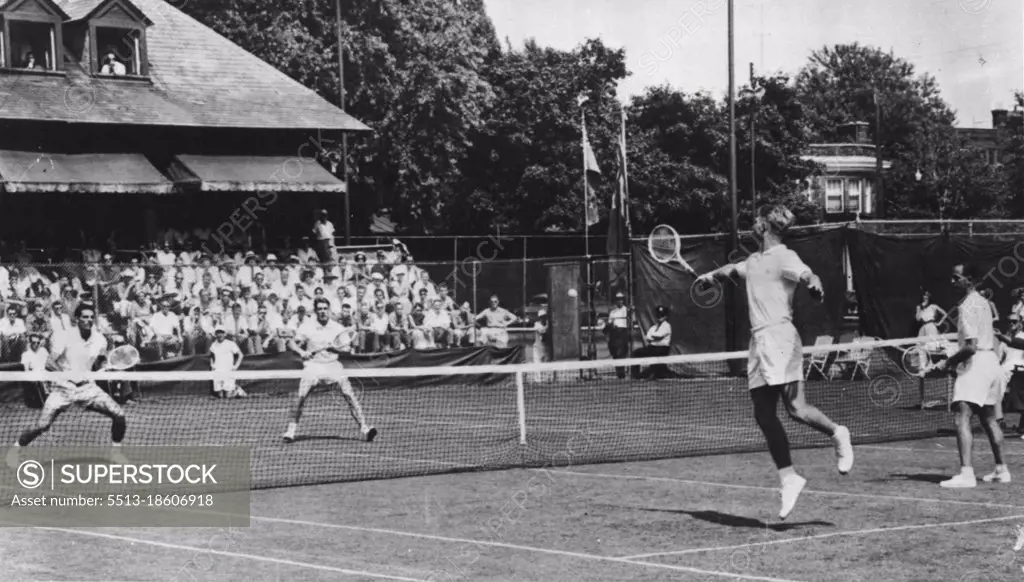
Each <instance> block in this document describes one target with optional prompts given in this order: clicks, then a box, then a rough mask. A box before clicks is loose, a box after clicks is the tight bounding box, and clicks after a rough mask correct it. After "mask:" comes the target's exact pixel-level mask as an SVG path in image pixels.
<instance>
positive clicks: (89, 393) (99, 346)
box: [7, 303, 128, 468]
mask: <svg viewBox="0 0 1024 582" xmlns="http://www.w3.org/2000/svg"><path fill="white" fill-rule="evenodd" d="M75 318H76V319H77V320H78V327H76V328H75V329H72V330H70V331H68V333H67V337H65V338H64V340H63V341H61V342H56V346H55V348H54V353H53V363H54V364H55V365H56V367H57V368H58V369H59V370H61V371H63V372H75V373H82V374H83V375H84V374H86V373H88V372H91V371H93V370H96V369H98V368H100V367H101V365H102V364H103V361H104V360H105V359H106V354H107V339H106V338H105V337H103V334H101V333H99V331H97V330H96V329H95V328H94V326H93V324H94V322H95V319H96V308H95V307H93V305H92V304H90V303H83V304H81V305H79V306H78V308H77V309H75ZM58 350H59V351H58ZM33 365H34V364H33ZM72 405H78V406H81V407H82V408H85V409H86V410H91V411H93V412H98V413H99V414H102V415H103V416H106V417H107V418H109V419H110V420H111V429H110V436H111V440H112V441H113V446H114V447H115V449H114V450H113V452H112V453H111V460H112V461H113V462H114V463H116V464H127V462H128V460H127V459H125V458H124V456H123V455H122V454H121V452H120V451H118V450H117V447H120V446H121V441H122V440H124V435H125V432H126V431H127V430H128V423H127V422H126V421H125V418H124V409H122V408H121V406H120V405H119V404H118V403H117V402H115V401H114V399H113V398H111V397H110V395H109V394H107V393H106V392H104V391H103V389H102V388H100V387H99V386H98V385H97V384H96V383H95V382H94V381H92V380H85V379H82V380H79V381H71V380H58V381H54V382H52V383H51V385H50V394H49V396H47V397H46V402H44V403H43V409H42V411H41V412H40V413H39V418H38V419H37V420H36V422H35V424H34V425H33V426H32V428H30V429H28V430H27V431H25V432H23V433H21V436H19V437H18V440H17V441H15V442H14V446H13V447H12V448H11V449H10V451H8V453H7V464H8V466H11V467H13V468H17V467H18V465H19V462H18V461H19V449H20V448H21V447H27V446H28V445H29V444H31V443H32V441H34V440H35V439H36V438H37V437H39V435H41V434H43V433H44V432H46V431H47V430H49V429H50V426H52V425H53V422H54V421H55V420H56V419H57V417H58V416H59V415H60V414H61V413H62V412H64V411H65V410H67V409H68V408H70V407H71V406H72Z"/></svg>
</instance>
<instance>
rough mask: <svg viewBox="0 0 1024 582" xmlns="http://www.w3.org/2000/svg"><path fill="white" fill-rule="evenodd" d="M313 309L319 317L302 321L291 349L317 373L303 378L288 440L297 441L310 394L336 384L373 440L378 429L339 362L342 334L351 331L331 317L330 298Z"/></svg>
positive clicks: (319, 300) (318, 301) (368, 438)
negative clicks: (361, 403)
mask: <svg viewBox="0 0 1024 582" xmlns="http://www.w3.org/2000/svg"><path fill="white" fill-rule="evenodd" d="M313 312H314V313H315V315H316V317H315V319H312V320H308V321H306V323H304V324H302V325H301V326H300V327H299V329H298V331H297V332H296V333H295V337H294V338H293V339H292V340H291V341H289V342H288V348H289V349H291V350H292V351H293V352H295V353H296V354H298V355H299V356H300V357H301V358H302V360H303V363H302V367H303V369H304V370H305V371H307V372H310V371H311V372H313V373H314V376H313V377H311V378H303V379H302V380H301V381H300V382H299V399H298V401H296V403H295V407H294V408H293V409H292V415H291V419H292V420H291V422H289V423H288V430H287V431H286V432H285V433H284V436H283V438H284V440H285V442H289V443H290V442H292V441H294V440H295V431H296V430H297V429H298V426H299V420H300V419H301V418H302V407H303V405H304V404H305V402H306V398H307V397H308V396H309V393H310V392H311V391H312V390H313V388H314V387H316V386H317V385H319V384H330V385H335V386H337V387H339V388H340V389H341V393H342V394H343V395H344V396H345V399H346V400H347V401H348V405H349V411H350V412H351V413H352V418H354V419H355V421H356V422H357V423H359V429H360V430H361V431H362V433H363V438H364V439H366V441H367V442H373V439H374V438H375V437H376V436H377V429H375V428H373V427H372V426H370V425H368V424H367V423H366V417H365V416H364V415H363V407H362V406H360V405H359V400H358V399H356V394H355V391H354V390H353V389H352V383H351V382H349V380H348V378H346V377H345V375H344V368H343V367H342V365H341V362H339V361H338V354H340V353H341V349H340V348H339V346H340V345H342V342H341V341H339V336H341V334H343V333H349V331H348V330H346V329H345V328H344V327H342V325H341V324H340V323H338V322H337V321H334V320H333V319H331V318H330V313H331V304H330V302H329V301H328V300H327V299H324V298H323V297H318V298H317V299H315V300H314V301H313Z"/></svg>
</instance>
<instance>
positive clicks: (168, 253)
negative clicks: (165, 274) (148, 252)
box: [154, 241, 176, 268]
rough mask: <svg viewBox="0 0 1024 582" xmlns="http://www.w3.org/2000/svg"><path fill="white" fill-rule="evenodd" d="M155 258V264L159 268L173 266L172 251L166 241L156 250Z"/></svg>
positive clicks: (173, 257)
mask: <svg viewBox="0 0 1024 582" xmlns="http://www.w3.org/2000/svg"><path fill="white" fill-rule="evenodd" d="M154 254H155V256H156V263H157V264H158V265H160V266H161V267H164V268H168V267H172V266H174V259H175V258H176V257H175V255H174V251H172V250H171V244H170V243H169V242H167V241H164V243H163V244H162V245H161V246H160V248H158V249H157V250H156V253H154Z"/></svg>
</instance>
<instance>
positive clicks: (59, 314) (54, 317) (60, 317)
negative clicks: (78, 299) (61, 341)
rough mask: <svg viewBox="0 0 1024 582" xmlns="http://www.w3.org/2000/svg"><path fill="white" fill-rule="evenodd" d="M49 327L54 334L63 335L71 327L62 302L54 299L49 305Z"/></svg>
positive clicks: (69, 318)
mask: <svg viewBox="0 0 1024 582" xmlns="http://www.w3.org/2000/svg"><path fill="white" fill-rule="evenodd" d="M50 312H51V313H50V329H51V330H52V331H53V333H54V334H55V335H63V334H64V332H66V331H67V330H69V329H71V317H69V316H68V311H67V307H65V305H64V303H63V302H60V301H54V302H53V303H52V304H51V305H50Z"/></svg>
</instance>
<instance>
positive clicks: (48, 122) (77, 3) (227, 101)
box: [0, 0, 369, 249]
mask: <svg viewBox="0 0 1024 582" xmlns="http://www.w3.org/2000/svg"><path fill="white" fill-rule="evenodd" d="M366 131H369V128H368V127H367V126H366V125H364V124H363V123H361V122H360V121H358V120H356V119H354V118H352V117H350V116H349V115H347V114H345V113H344V112H343V111H341V110H340V109H339V108H338V107H336V106H335V105H332V104H331V103H329V102H328V101H326V100H325V99H323V98H322V97H320V96H319V95H317V94H316V93H315V92H313V91H312V90H310V89H308V88H306V87H304V86H303V85H301V84H300V83H298V82H296V81H294V80H292V79H291V78H289V77H288V76H286V75H285V74H284V73H281V72H280V71H278V70H276V69H274V68H273V67H272V66H270V65H269V64H267V63H265V62H263V61H261V60H260V59H258V58H256V57H255V56H253V55H252V54H250V53H248V52H246V51H245V50H244V49H242V48H240V47H239V46H237V45H235V44H233V43H232V42H230V41H228V40H227V39H225V38H223V37H222V36H220V35H218V34H217V33H215V32H214V31H212V30H211V29H209V28H207V27H206V26H204V25H202V24H200V23H199V22H197V21H196V20H194V19H193V18H191V17H189V16H187V15H186V14H184V13H183V12H181V11H179V10H178V9H177V8H175V7H174V6H172V5H170V4H168V3H166V2H163V1H162V0H0V236H2V238H3V239H4V242H6V243H10V242H11V241H17V240H25V241H26V242H27V243H28V244H29V246H34V247H40V248H41V247H61V248H68V249H75V248H82V246H83V245H88V246H91V247H96V246H97V244H99V245H100V246H102V241H105V240H106V239H107V238H108V236H109V235H110V233H111V232H115V233H116V235H115V236H116V239H117V244H118V246H119V247H121V248H127V247H133V248H137V247H138V246H142V245H146V244H148V243H150V242H152V240H153V238H154V236H155V233H157V232H160V231H161V230H163V229H167V228H174V229H191V228H193V227H206V228H216V227H217V226H218V225H221V224H224V223H225V221H228V222H232V220H233V219H232V216H233V215H234V214H235V213H236V211H237V210H239V209H240V208H247V211H246V213H247V214H248V215H250V217H251V218H252V220H251V223H252V224H254V225H256V227H255V228H253V230H252V232H250V233H247V236H248V235H252V234H253V233H256V232H258V233H260V234H259V238H262V237H263V233H264V232H265V233H266V237H268V238H270V239H280V238H281V237H285V236H301V235H305V234H307V232H306V231H308V229H309V225H310V223H311V215H312V210H313V209H314V208H316V207H320V206H325V207H327V208H330V209H331V210H332V211H334V210H335V209H337V208H339V207H340V204H339V203H338V202H339V200H340V199H341V196H342V193H343V192H344V188H345V185H344V183H343V182H342V181H341V180H340V179H339V178H338V177H336V175H335V174H336V173H340V171H338V170H337V162H338V161H339V159H340V156H338V154H337V153H336V148H337V146H336V145H335V144H340V141H341V134H342V132H366ZM332 152H333V153H332ZM331 162H334V163H331ZM332 170H333V171H332ZM252 199H254V200H255V201H256V202H258V203H259V204H258V205H256V206H255V210H254V209H253V200H252ZM247 200H248V201H249V202H246V201H247ZM244 204H247V205H248V206H243V205H244ZM335 222H338V223H340V222H342V221H341V220H338V219H335ZM235 223H236V224H237V221H235ZM254 244H256V243H254Z"/></svg>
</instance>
